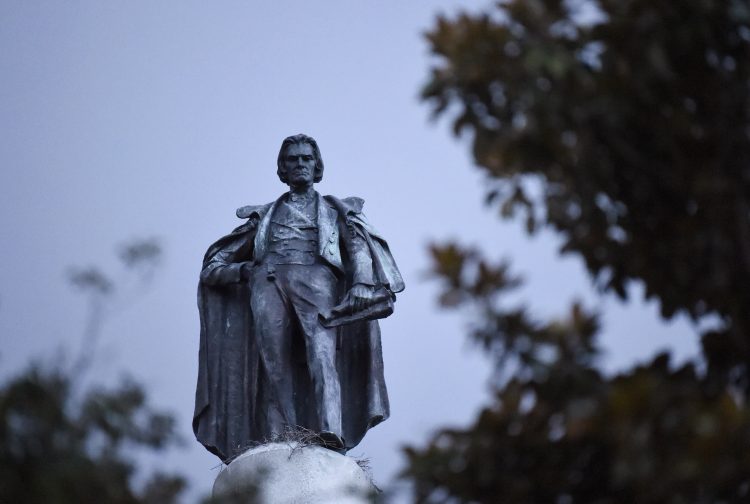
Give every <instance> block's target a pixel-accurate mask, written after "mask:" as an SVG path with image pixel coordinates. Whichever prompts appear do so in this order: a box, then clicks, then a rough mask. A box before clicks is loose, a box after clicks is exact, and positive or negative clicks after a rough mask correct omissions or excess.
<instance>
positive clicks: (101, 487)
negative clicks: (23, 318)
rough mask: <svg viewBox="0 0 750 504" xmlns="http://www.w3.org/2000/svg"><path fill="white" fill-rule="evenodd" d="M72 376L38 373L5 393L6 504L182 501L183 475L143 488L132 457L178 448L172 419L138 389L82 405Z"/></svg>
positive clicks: (1, 433) (0, 437)
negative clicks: (137, 450)
mask: <svg viewBox="0 0 750 504" xmlns="http://www.w3.org/2000/svg"><path fill="white" fill-rule="evenodd" d="M74 389H75V387H74V383H72V382H71V376H70V375H68V374H66V372H64V371H62V370H60V369H42V368H40V367H31V368H29V369H28V370H27V371H25V372H24V373H22V374H20V375H18V376H16V377H15V378H13V379H11V380H10V381H8V382H7V383H5V384H4V385H3V386H2V388H0V473H1V474H2V478H0V502H29V503H32V502H40V503H41V502H49V503H67V502H76V503H101V502H107V503H123V504H130V503H133V504H136V503H156V502H159V503H163V504H169V503H172V502H176V499H177V496H178V495H179V494H180V493H181V491H182V490H183V488H184V487H185V481H184V480H183V479H182V478H181V477H178V476H174V475H166V474H157V475H154V476H153V477H152V479H151V480H149V481H148V482H147V483H146V484H145V485H144V486H143V488H136V487H135V484H134V482H133V478H134V475H135V473H136V466H135V462H134V460H133V459H131V458H130V457H129V456H127V454H132V453H134V452H133V450H134V449H135V448H141V449H144V448H145V449H149V450H157V449H163V448H165V447H167V446H171V445H173V444H175V443H176V442H177V437H176V434H175V430H174V428H175V425H174V420H173V418H172V417H171V416H169V415H166V414H164V413H160V412H156V411H154V410H152V409H151V408H150V407H149V406H148V405H147V404H146V401H145V394H144V391H143V389H142V388H141V387H140V386H138V385H136V384H135V383H133V382H127V381H126V382H124V383H122V384H120V385H119V386H118V387H116V388H113V389H110V390H105V389H102V388H98V389H94V390H91V391H89V392H87V393H86V394H84V396H83V397H82V399H81V400H78V399H77V398H76V397H75V395H74V393H73V390H74Z"/></svg>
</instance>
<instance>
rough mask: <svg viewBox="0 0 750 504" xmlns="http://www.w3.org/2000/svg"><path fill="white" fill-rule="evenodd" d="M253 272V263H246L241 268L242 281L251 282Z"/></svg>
mask: <svg viewBox="0 0 750 504" xmlns="http://www.w3.org/2000/svg"><path fill="white" fill-rule="evenodd" d="M252 271H253V263H252V262H244V263H242V265H241V266H240V278H241V279H242V280H249V279H250V274H251V273H252Z"/></svg>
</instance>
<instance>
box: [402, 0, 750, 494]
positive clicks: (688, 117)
mask: <svg viewBox="0 0 750 504" xmlns="http://www.w3.org/2000/svg"><path fill="white" fill-rule="evenodd" d="M427 37H428V40H429V42H430V44H431V46H432V50H433V52H434V54H435V56H436V62H435V64H434V67H433V69H432V73H431V78H430V80H429V82H428V83H427V85H426V86H425V88H424V90H423V98H424V99H425V100H427V101H428V102H429V103H431V104H432V107H433V111H434V113H435V115H436V116H446V115H450V116H451V117H452V123H453V130H454V132H455V133H456V134H457V135H462V134H468V135H469V136H470V138H471V142H472V154H473V157H474V160H475V162H476V163H477V165H478V166H479V167H481V169H483V170H484V171H485V173H486V174H487V175H488V178H489V180H490V181H491V183H490V188H489V190H488V194H487V201H488V202H489V203H490V204H492V205H496V206H497V207H499V209H500V212H501V214H502V215H503V216H504V217H512V216H514V215H517V214H519V213H520V214H521V215H522V216H523V217H524V218H525V221H526V226H527V229H528V230H529V232H534V231H535V230H537V229H539V228H540V227H546V228H548V229H552V230H553V231H555V232H556V233H558V234H559V235H560V236H561V237H562V239H563V246H562V251H563V252H565V253H570V254H575V255H577V256H580V257H581V258H582V259H583V260H584V262H585V264H586V267H587V268H588V270H589V272H590V273H591V275H592V277H593V279H594V281H595V282H596V283H597V284H598V285H599V286H600V287H601V290H602V291H603V292H605V293H606V292H614V293H616V294H618V295H619V296H621V297H622V298H626V297H627V293H628V288H629V285H630V283H632V282H634V281H637V282H641V283H642V284H643V285H644V286H645V291H646V295H647V296H649V297H653V298H655V299H657V300H658V301H659V303H660V306H661V311H662V315H663V316H664V317H667V318H669V317H671V316H673V315H674V314H675V313H679V312H682V313H686V314H688V315H689V316H690V317H692V318H693V319H694V320H695V321H706V322H708V321H709V320H714V321H717V320H718V322H717V323H714V327H712V328H711V329H710V330H706V331H705V332H704V334H702V342H703V350H704V351H703V358H704V360H701V359H699V360H698V361H697V362H695V363H688V364H686V365H684V366H682V367H679V368H675V367H674V366H673V365H670V362H669V356H668V354H660V355H658V356H656V357H654V358H653V360H652V361H651V362H650V363H648V364H645V365H641V366H637V367H634V368H632V369H629V370H625V371H623V372H621V373H620V374H617V375H615V376H606V375H604V374H603V373H602V372H601V371H600V370H599V368H598V367H597V355H598V352H599V349H598V345H597V335H598V332H599V327H598V324H597V317H596V315H595V314H591V313H589V312H588V311H587V310H586V309H585V308H583V307H581V306H579V305H577V304H574V305H573V306H572V307H571V310H570V313H569V314H568V315H567V316H566V317H563V318H562V319H561V320H552V321H546V322H543V321H537V320H535V319H534V318H533V316H532V315H531V314H530V313H529V311H528V310H527V309H520V308H519V309H509V308H508V307H507V306H506V303H504V302H503V299H504V296H505V294H506V293H507V291H508V290H510V289H512V288H513V287H514V286H515V285H516V284H517V281H516V280H514V279H513V278H512V276H511V275H510V274H509V268H508V265H507V264H498V265H492V264H491V262H490V261H487V260H485V259H484V258H482V256H481V255H480V254H479V253H477V252H476V251H473V250H466V249H463V248H461V247H459V246H457V245H452V244H449V245H443V246H435V247H433V249H432V253H433V259H434V261H433V262H434V267H433V271H434V273H435V275H436V277H438V278H439V279H440V280H441V281H442V283H443V287H444V288H443V292H442V294H441V302H442V303H443V304H444V305H446V306H462V307H466V308H467V309H470V310H471V313H473V314H474V316H473V317H472V322H473V325H472V338H473V339H474V340H475V341H477V342H479V343H481V344H482V345H483V346H484V347H485V348H486V349H487V350H488V351H490V353H491V355H492V356H493V358H494V360H495V362H496V373H495V376H494V381H493V384H494V389H495V394H494V399H493V401H492V403H491V404H490V405H488V406H487V407H486V408H485V409H484V410H483V411H482V412H481V413H480V415H479V417H478V418H477V419H476V420H475V422H474V423H473V425H471V426H470V427H469V428H467V429H463V430H460V429H457V430H446V431H442V432H440V433H438V434H437V435H436V436H435V437H434V438H433V440H432V441H431V442H430V443H429V445H428V446H426V447H424V448H420V449H418V448H409V449H408V450H407V454H408V456H409V467H408V468H407V469H406V471H405V475H406V477H408V478H411V479H412V480H413V481H414V483H415V487H416V495H417V500H418V501H420V502H453V501H456V500H458V501H462V502H508V503H513V502H560V503H568V502H597V503H620V502H622V503H625V502H669V503H672V502H674V503H682V502H746V501H748V500H749V499H750V497H748V495H749V492H750V477H748V474H750V458H748V455H747V453H748V449H750V410H748V407H747V397H748V395H750V379H749V377H750V371H749V370H750V308H748V307H750V289H748V288H747V286H748V285H750V4H748V3H747V2H745V1H740V0H724V1H718V0H685V1H681V2H645V1H641V0H600V1H598V2H590V1H578V2H574V1H565V2H563V1H561V0H523V1H521V0H508V1H504V2H500V3H498V4H496V5H495V6H494V7H491V8H489V9H487V10H486V11H485V12H481V13H478V14H465V13H464V14H460V15H458V16H455V17H453V18H446V17H440V18H439V19H438V21H437V24H436V26H435V27H434V28H433V29H432V31H430V32H429V33H428V35H427Z"/></svg>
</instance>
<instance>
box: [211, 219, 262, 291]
mask: <svg viewBox="0 0 750 504" xmlns="http://www.w3.org/2000/svg"><path fill="white" fill-rule="evenodd" d="M254 231H255V229H254V227H253V228H251V229H248V230H247V231H246V232H243V233H240V234H238V236H236V237H234V238H233V239H232V240H230V241H229V242H228V243H227V244H225V245H223V246H220V247H218V250H216V251H215V252H214V253H213V254H212V255H210V256H209V257H207V258H206V261H205V262H204V267H203V270H202V271H201V275H200V279H201V282H202V283H204V284H206V285H225V284H231V283H238V282H241V281H243V280H246V279H247V278H248V277H249V274H250V268H251V267H252V245H253V238H254V236H255V232H254Z"/></svg>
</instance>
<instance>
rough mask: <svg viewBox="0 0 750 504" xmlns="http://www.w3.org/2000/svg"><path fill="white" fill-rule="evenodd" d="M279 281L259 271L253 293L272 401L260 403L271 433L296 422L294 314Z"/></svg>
mask: <svg viewBox="0 0 750 504" xmlns="http://www.w3.org/2000/svg"><path fill="white" fill-rule="evenodd" d="M258 269H261V268H258ZM278 281H279V280H278V279H275V280H269V279H267V278H266V276H265V275H260V274H259V275H256V278H254V281H253V283H252V288H251V294H250V302H251V306H252V311H253V322H254V333H255V338H256V340H257V342H258V348H259V352H260V357H261V362H262V364H263V370H264V372H265V376H266V377H267V378H268V381H269V384H270V387H271V394H270V396H271V402H272V404H266V405H260V408H261V409H262V410H265V412H266V421H267V424H268V428H269V429H270V432H269V433H268V434H269V435H271V434H280V433H282V432H283V431H284V430H285V427H287V426H290V427H294V426H296V425H297V416H296V411H295V407H294V382H293V374H292V336H293V333H292V331H293V330H294V323H293V319H292V317H293V314H291V313H289V309H288V307H287V306H286V301H285V300H284V299H283V298H282V295H281V293H280V292H279V288H283V287H281V286H279V285H277V284H276V282H278Z"/></svg>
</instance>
